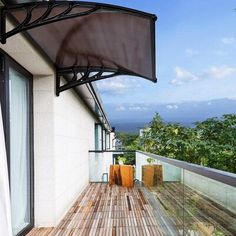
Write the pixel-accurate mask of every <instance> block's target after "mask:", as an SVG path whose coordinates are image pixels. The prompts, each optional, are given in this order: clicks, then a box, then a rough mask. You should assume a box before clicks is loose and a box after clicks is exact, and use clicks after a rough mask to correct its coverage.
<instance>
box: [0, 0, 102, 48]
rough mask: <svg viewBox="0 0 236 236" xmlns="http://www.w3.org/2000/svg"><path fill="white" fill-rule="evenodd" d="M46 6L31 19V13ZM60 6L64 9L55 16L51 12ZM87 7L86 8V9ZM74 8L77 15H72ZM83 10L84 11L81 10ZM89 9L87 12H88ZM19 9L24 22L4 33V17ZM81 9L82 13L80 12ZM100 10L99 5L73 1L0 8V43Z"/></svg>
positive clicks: (24, 4)
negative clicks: (24, 32) (39, 13)
mask: <svg viewBox="0 0 236 236" xmlns="http://www.w3.org/2000/svg"><path fill="white" fill-rule="evenodd" d="M45 5H46V6H47V8H46V11H44V12H42V15H41V16H40V17H38V18H37V19H33V11H35V10H37V9H39V8H40V7H42V6H45ZM61 6H63V7H65V6H66V9H64V10H63V11H62V12H59V13H58V14H55V13H54V12H53V10H54V9H55V8H60V7H61ZM86 7H87V8H86ZM75 8H79V9H80V11H79V12H77V13H72V11H73V10H74V9H75ZM83 8H84V9H83ZM88 8H89V10H88ZM19 9H21V10H22V9H24V10H25V18H24V20H23V21H22V22H21V23H20V24H17V25H16V26H15V28H13V29H12V30H10V31H8V32H6V17H7V14H9V15H10V14H11V12H12V11H15V10H16V11H17V10H19ZM81 9H83V11H81ZM100 9H101V6H100V5H97V4H92V3H91V4H89V3H88V4H87V5H86V4H82V3H80V2H73V1H62V2H54V1H52V2H32V3H23V4H17V5H7V6H4V7H2V8H1V19H0V28H1V30H0V41H1V43H2V44H5V43H6V39H7V38H9V37H11V36H13V35H15V34H18V33H20V32H23V31H26V30H29V29H32V28H35V27H39V26H42V25H45V24H49V23H53V22H57V21H61V20H66V19H71V18H75V17H80V16H86V15H89V14H91V13H94V12H96V11H98V10H100Z"/></svg>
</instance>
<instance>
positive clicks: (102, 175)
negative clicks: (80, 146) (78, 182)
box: [89, 150, 135, 183]
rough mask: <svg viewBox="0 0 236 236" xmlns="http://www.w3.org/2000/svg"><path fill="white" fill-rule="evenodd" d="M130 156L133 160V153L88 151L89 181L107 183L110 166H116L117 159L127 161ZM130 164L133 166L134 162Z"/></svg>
mask: <svg viewBox="0 0 236 236" xmlns="http://www.w3.org/2000/svg"><path fill="white" fill-rule="evenodd" d="M131 156H133V158H131V159H133V160H135V151H124V150H106V151H96V150H93V151H92V150H91V151H89V181H90V182H95V183H100V182H108V178H109V168H110V165H114V164H118V159H119V157H122V158H123V157H124V158H126V159H127V158H129V157H131ZM130 164H133V165H134V164H135V161H134V163H130Z"/></svg>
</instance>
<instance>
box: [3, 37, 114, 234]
mask: <svg viewBox="0 0 236 236" xmlns="http://www.w3.org/2000/svg"><path fill="white" fill-rule="evenodd" d="M0 47H1V51H0V55H1V73H0V82H1V87H0V89H1V90H0V94H1V107H2V116H1V120H2V121H3V127H4V132H3V130H1V133H0V135H1V143H0V145H1V161H2V162H3V164H4V163H5V164H7V167H8V176H6V173H7V172H3V164H2V165H1V171H0V172H1V174H2V175H3V174H4V173H5V175H4V176H5V183H4V186H5V190H6V186H7V183H8V181H9V183H10V195H11V201H8V199H7V198H9V194H7V192H6V194H5V195H4V196H5V197H4V196H3V197H2V198H0V201H1V202H2V205H3V206H5V208H6V206H7V204H6V202H8V203H9V202H10V205H11V210H10V211H11V224H12V231H13V235H25V233H26V232H27V231H29V230H30V229H31V228H32V227H33V226H35V227H40V226H44V227H49V226H56V225H57V224H58V223H59V221H60V220H61V219H62V218H63V216H64V215H65V213H66V212H67V211H68V209H69V208H70V207H71V205H72V204H73V202H74V201H75V200H76V198H77V197H78V195H79V194H80V192H81V191H82V190H83V189H84V188H85V186H87V185H88V184H89V150H95V149H97V150H105V149H112V139H114V134H112V133H111V127H110V125H109V122H108V121H107V118H106V115H105V113H104V111H103V108H102V105H101V101H100V100H99V98H98V94H97V93H96V90H95V88H94V87H92V85H83V86H81V88H79V89H77V90H73V89H70V90H67V91H64V92H62V93H61V94H60V96H58V97H57V96H56V94H55V71H54V69H53V65H51V64H50V62H49V61H48V60H47V59H46V57H45V56H44V55H43V54H42V53H41V52H40V50H38V49H37V47H35V45H34V44H33V43H31V42H29V41H28V40H27V39H26V38H25V37H23V36H22V35H17V36H16V37H14V38H11V39H9V41H8V43H7V45H6V46H3V45H1V46H0ZM96 98H98V99H96ZM3 138H4V139H5V145H4V142H3ZM5 147H6V157H7V158H5V157H4V156H3V154H2V153H3V152H4V153H5V151H3V150H5ZM4 158H5V159H4ZM4 160H5V162H4ZM5 171H7V170H6V168H5ZM8 177H9V178H8ZM4 186H3V184H2V186H1V189H4V188H3V187H4ZM4 199H5V200H4ZM4 201H6V202H4ZM3 208H4V207H3ZM0 209H1V208H0ZM5 211H6V212H8V214H9V211H7V210H6V209H3V212H1V213H0V215H1V214H2V215H1V217H2V219H1V220H0V221H1V223H2V224H3V225H1V223H0V227H4V228H7V225H6V224H5V223H4V221H3V218H4V220H5V221H6V222H9V216H7V214H5V213H6V212H5ZM4 212H5V213H4ZM7 217H8V218H7ZM6 230H7V229H6ZM8 230H9V228H8ZM1 232H4V231H3V228H1ZM4 235H6V234H4Z"/></svg>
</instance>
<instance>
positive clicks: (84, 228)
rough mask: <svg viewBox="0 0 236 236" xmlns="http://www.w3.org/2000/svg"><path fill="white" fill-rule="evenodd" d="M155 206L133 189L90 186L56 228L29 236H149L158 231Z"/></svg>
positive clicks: (32, 233) (137, 189) (38, 230)
mask: <svg viewBox="0 0 236 236" xmlns="http://www.w3.org/2000/svg"><path fill="white" fill-rule="evenodd" d="M156 228H157V224H156V219H155V217H154V215H153V213H152V207H151V206H150V204H149V203H148V201H147V199H145V197H144V194H143V193H142V190H141V189H139V188H137V187H134V188H127V187H121V186H115V185H114V186H111V187H109V185H108V184H101V183H100V184H90V185H89V186H88V188H86V190H85V191H84V192H83V193H82V194H81V195H80V196H79V198H78V199H77V201H76V202H75V203H74V204H73V206H72V207H71V209H70V210H69V211H68V213H67V214H66V216H65V218H64V219H63V220H62V221H61V222H60V223H59V225H58V226H57V227H55V228H36V229H33V230H32V231H31V232H30V233H29V234H28V236H46V235H48V236H57V235H60V236H75V235H76V236H77V235H81V236H83V235H84V236H87V235H91V236H96V235H102V236H106V235H107V236H118V235H125V236H126V235H130V236H136V235H141V236H144V235H145V236H146V235H155V236H159V235H162V234H161V232H160V230H156Z"/></svg>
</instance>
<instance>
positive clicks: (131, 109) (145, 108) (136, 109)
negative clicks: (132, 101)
mask: <svg viewBox="0 0 236 236" xmlns="http://www.w3.org/2000/svg"><path fill="white" fill-rule="evenodd" d="M129 110H130V111H146V110H148V107H146V106H130V107H129Z"/></svg>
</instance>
